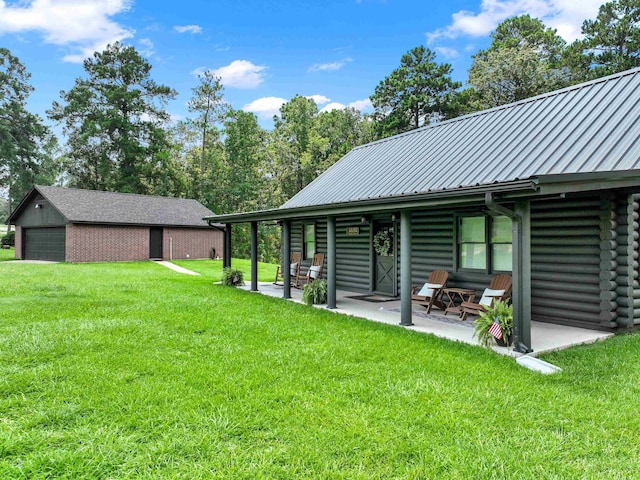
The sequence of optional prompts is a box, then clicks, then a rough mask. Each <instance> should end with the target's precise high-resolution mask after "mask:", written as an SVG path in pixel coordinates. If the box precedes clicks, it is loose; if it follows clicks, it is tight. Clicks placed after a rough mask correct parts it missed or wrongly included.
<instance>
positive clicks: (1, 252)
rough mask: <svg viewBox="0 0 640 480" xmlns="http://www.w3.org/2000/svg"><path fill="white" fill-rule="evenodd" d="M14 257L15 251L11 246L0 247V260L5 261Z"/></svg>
mask: <svg viewBox="0 0 640 480" xmlns="http://www.w3.org/2000/svg"><path fill="white" fill-rule="evenodd" d="M15 259H16V251H15V249H14V248H13V247H11V248H7V249H4V248H0V262H6V261H8V260H15Z"/></svg>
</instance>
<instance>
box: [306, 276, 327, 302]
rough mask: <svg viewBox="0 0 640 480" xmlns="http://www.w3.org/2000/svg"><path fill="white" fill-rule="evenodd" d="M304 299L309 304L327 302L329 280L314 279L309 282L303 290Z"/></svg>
mask: <svg viewBox="0 0 640 480" xmlns="http://www.w3.org/2000/svg"><path fill="white" fill-rule="evenodd" d="M302 301H303V302H304V303H306V304H307V305H319V304H323V303H327V282H325V281H324V280H314V281H313V282H311V283H307V284H306V285H305V286H304V290H303V291H302Z"/></svg>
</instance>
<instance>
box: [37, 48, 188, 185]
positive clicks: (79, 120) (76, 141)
mask: <svg viewBox="0 0 640 480" xmlns="http://www.w3.org/2000/svg"><path fill="white" fill-rule="evenodd" d="M84 69H85V71H86V73H87V74H88V78H77V79H76V82H75V85H74V87H73V88H72V89H71V90H69V91H68V92H64V91H63V92H61V98H62V101H63V102H62V103H58V102H54V103H53V107H52V108H51V110H50V111H49V112H48V114H49V116H50V118H52V119H53V120H55V121H57V122H59V123H61V124H62V125H63V129H64V132H65V133H66V134H67V136H68V150H69V151H68V154H67V158H68V161H69V163H68V169H69V173H70V175H71V183H72V184H74V185H75V186H78V187H82V188H93V189H98V190H109V191H120V192H130V193H143V194H146V193H155V192H154V188H155V187H154V185H157V184H163V183H165V182H164V181H163V180H162V179H158V178H156V177H157V176H158V175H160V174H162V172H163V171H164V169H162V168H158V164H161V163H162V162H163V161H164V160H165V159H167V158H168V152H169V142H168V140H167V136H166V132H165V130H164V128H163V125H164V123H165V122H167V121H168V120H169V114H168V113H167V112H166V111H165V110H164V106H165V105H166V103H167V101H168V100H169V99H172V98H175V96H176V92H175V91H174V90H172V89H171V88H169V87H167V86H164V85H159V84H157V83H156V82H155V81H153V80H152V79H151V78H150V71H151V65H150V64H149V63H148V62H147V61H146V60H145V59H144V58H143V57H142V56H141V55H140V54H139V53H138V52H137V51H136V50H135V48H133V47H129V46H124V45H122V44H121V43H119V42H116V43H114V44H113V45H108V46H107V48H106V49H105V50H104V51H103V52H96V53H95V54H94V55H93V57H92V58H89V59H86V60H85V61H84Z"/></svg>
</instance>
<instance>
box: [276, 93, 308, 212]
mask: <svg viewBox="0 0 640 480" xmlns="http://www.w3.org/2000/svg"><path fill="white" fill-rule="evenodd" d="M317 115H318V107H317V106H316V103H315V102H314V101H313V100H312V99H309V98H305V97H302V96H300V95H296V96H295V97H293V98H292V99H291V100H290V101H289V102H287V103H285V104H284V105H282V107H280V117H278V116H275V117H274V118H273V120H274V123H275V128H274V129H273V132H272V136H271V147H272V155H273V157H274V168H275V175H276V178H277V180H278V183H279V188H280V191H281V194H282V197H283V199H284V200H286V199H288V198H291V197H292V196H293V195H295V194H296V193H298V192H299V191H300V190H302V188H303V187H304V186H305V185H307V183H309V182H310V181H311V180H312V179H311V178H309V173H308V172H309V169H308V165H309V159H310V157H309V145H310V141H311V138H312V135H313V125H314V119H315V117H316V116H317Z"/></svg>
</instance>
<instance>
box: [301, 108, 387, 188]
mask: <svg viewBox="0 0 640 480" xmlns="http://www.w3.org/2000/svg"><path fill="white" fill-rule="evenodd" d="M370 125H371V122H370V121H369V120H368V119H367V120H365V119H364V118H363V116H362V115H361V114H360V112H359V111H358V110H356V109H354V108H344V109H335V110H331V111H329V112H321V113H320V114H319V115H318V116H317V118H316V119H315V122H314V128H313V137H312V138H313V140H312V142H311V147H310V148H311V157H312V158H313V161H312V163H313V168H314V169H315V171H314V172H313V175H314V177H315V176H318V175H319V174H320V173H322V172H324V171H325V170H326V169H327V168H329V167H330V166H331V165H333V164H334V163H336V162H337V161H338V160H340V158H342V157H344V156H345V155H346V154H347V153H349V152H350V151H351V150H352V149H353V148H355V147H357V146H358V145H362V144H363V143H367V142H369V141H373V140H375V138H374V136H373V132H372V131H371V129H370V128H369V127H370Z"/></svg>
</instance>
